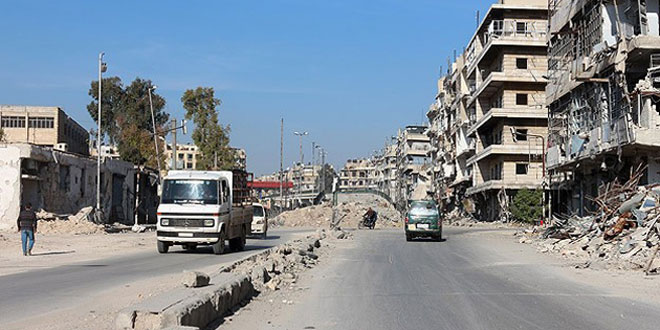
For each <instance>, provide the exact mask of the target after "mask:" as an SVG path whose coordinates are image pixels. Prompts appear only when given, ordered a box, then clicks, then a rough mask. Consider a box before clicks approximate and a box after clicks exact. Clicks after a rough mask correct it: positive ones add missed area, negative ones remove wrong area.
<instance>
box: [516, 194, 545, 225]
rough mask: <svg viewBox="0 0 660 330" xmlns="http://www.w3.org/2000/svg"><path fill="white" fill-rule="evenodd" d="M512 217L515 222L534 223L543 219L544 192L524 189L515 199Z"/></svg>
mask: <svg viewBox="0 0 660 330" xmlns="http://www.w3.org/2000/svg"><path fill="white" fill-rule="evenodd" d="M511 215H512V216H513V218H514V220H516V221H521V222H530V223H533V222H535V221H537V220H540V219H541V218H542V217H543V191H541V190H529V189H526V188H523V189H521V190H519V191H518V193H517V194H516V195H515V196H514V197H513V201H512V203H511Z"/></svg>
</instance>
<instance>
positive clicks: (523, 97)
mask: <svg viewBox="0 0 660 330" xmlns="http://www.w3.org/2000/svg"><path fill="white" fill-rule="evenodd" d="M516 105H527V94H524V93H519V94H516Z"/></svg>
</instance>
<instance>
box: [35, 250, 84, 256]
mask: <svg viewBox="0 0 660 330" xmlns="http://www.w3.org/2000/svg"><path fill="white" fill-rule="evenodd" d="M75 252H76V251H74V250H71V251H50V252H41V253H32V256H33V257H41V256H52V255H58V254H70V253H75Z"/></svg>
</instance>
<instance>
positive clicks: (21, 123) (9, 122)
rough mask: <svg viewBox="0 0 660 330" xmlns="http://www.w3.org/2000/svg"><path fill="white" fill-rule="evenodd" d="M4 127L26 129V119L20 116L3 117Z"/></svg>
mask: <svg viewBox="0 0 660 330" xmlns="http://www.w3.org/2000/svg"><path fill="white" fill-rule="evenodd" d="M2 127H5V128H25V117H19V116H7V117H2Z"/></svg>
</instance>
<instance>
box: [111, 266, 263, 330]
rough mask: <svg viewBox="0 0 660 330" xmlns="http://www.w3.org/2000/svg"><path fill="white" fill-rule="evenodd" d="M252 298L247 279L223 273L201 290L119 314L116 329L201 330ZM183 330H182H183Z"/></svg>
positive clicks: (151, 301) (171, 293)
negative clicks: (190, 329)
mask: <svg viewBox="0 0 660 330" xmlns="http://www.w3.org/2000/svg"><path fill="white" fill-rule="evenodd" d="M253 294H254V287H253V286H252V282H251V280H250V278H249V277H248V276H245V275H236V274H232V273H227V272H223V273H220V274H217V275H215V276H212V277H211V284H210V285H208V286H206V287H201V288H176V289H174V290H171V291H168V292H165V293H163V294H161V295H158V296H155V297H152V298H150V299H147V300H145V301H143V302H141V303H138V304H136V305H133V306H131V307H127V308H125V309H123V310H121V311H120V312H119V314H118V315H117V318H116V320H115V326H116V328H117V329H145V330H146V329H163V328H174V329H177V328H181V327H193V329H194V327H197V328H204V327H206V326H207V325H208V324H209V323H211V322H213V321H214V320H216V319H218V318H220V317H222V316H224V315H225V314H226V313H228V312H229V311H231V310H232V309H233V308H235V307H236V306H238V305H239V304H240V303H241V302H242V301H244V300H245V299H247V298H249V297H251V296H252V295H253ZM184 329H185V328H184Z"/></svg>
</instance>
